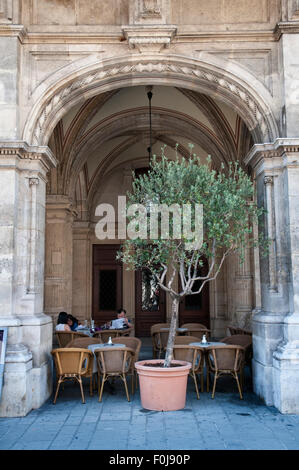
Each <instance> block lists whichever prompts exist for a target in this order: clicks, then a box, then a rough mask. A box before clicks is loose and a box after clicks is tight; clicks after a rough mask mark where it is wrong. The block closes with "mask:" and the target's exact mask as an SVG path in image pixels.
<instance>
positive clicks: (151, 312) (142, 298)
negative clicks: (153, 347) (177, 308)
mask: <svg viewBox="0 0 299 470" xmlns="http://www.w3.org/2000/svg"><path fill="white" fill-rule="evenodd" d="M135 281H136V295H135V298H136V309H135V334H136V336H138V337H142V336H150V329H151V326H152V325H155V323H165V321H166V306H165V292H164V291H163V290H162V289H160V287H159V286H158V285H157V281H156V280H155V278H154V276H152V275H151V273H150V272H149V271H148V270H145V269H143V270H142V271H141V270H140V271H136V277H135Z"/></svg>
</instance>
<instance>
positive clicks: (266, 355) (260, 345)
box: [252, 311, 284, 406]
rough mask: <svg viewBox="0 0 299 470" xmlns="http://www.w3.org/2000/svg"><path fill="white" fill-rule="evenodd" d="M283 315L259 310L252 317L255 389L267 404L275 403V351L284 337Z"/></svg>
mask: <svg viewBox="0 0 299 470" xmlns="http://www.w3.org/2000/svg"><path fill="white" fill-rule="evenodd" d="M283 321H284V316H283V315H279V314H276V315H273V314H271V313H265V312H263V311H260V312H259V311H258V312H257V313H256V314H254V315H253V317H252V333H253V338H252V340H253V357H254V359H253V361H252V373H253V389H254V392H255V393H256V394H257V395H258V396H259V397H260V398H262V399H263V400H264V402H265V403H266V405H268V406H272V405H273V404H274V397H273V394H274V390H273V387H274V384H273V353H274V351H275V350H276V349H277V347H278V345H279V344H280V343H281V340H282V338H283Z"/></svg>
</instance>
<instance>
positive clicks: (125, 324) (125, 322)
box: [101, 308, 131, 330]
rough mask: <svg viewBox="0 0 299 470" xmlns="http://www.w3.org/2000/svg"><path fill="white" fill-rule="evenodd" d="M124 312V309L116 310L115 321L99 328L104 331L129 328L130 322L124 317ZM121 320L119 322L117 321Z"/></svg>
mask: <svg viewBox="0 0 299 470" xmlns="http://www.w3.org/2000/svg"><path fill="white" fill-rule="evenodd" d="M126 314H127V312H126V310H125V309H124V308H120V309H119V310H117V319H116V320H112V321H108V322H106V323H105V324H104V325H103V326H101V328H102V329H103V330H106V329H108V328H111V329H114V328H115V329H121V328H129V327H130V326H131V323H130V320H129V319H128V318H127V317H126ZM119 320H121V321H119Z"/></svg>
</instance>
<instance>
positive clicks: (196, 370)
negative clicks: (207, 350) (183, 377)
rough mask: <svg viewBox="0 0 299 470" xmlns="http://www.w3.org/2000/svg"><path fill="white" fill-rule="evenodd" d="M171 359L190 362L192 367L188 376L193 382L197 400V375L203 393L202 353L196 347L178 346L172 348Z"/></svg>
mask: <svg viewBox="0 0 299 470" xmlns="http://www.w3.org/2000/svg"><path fill="white" fill-rule="evenodd" d="M173 358H174V359H176V360H178V361H187V362H191V364H192V367H191V369H190V372H189V375H191V377H192V378H193V380H194V384H195V389H196V394H197V399H198V400H199V392H198V385H197V378H196V376H197V374H200V383H201V391H202V392H203V391H204V384H203V376H204V369H203V367H204V355H203V352H202V351H201V350H200V349H199V348H197V347H196V346H190V345H189V344H178V345H174V347H173Z"/></svg>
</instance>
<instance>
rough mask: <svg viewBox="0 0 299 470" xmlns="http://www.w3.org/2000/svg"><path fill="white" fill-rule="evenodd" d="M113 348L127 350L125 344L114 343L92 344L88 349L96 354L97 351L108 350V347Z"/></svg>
mask: <svg viewBox="0 0 299 470" xmlns="http://www.w3.org/2000/svg"><path fill="white" fill-rule="evenodd" d="M111 346H118V347H119V348H125V347H126V345H125V344H121V343H112V344H108V343H99V344H90V345H89V346H88V349H90V351H92V352H94V351H95V350H96V349H105V348H108V347H111Z"/></svg>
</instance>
